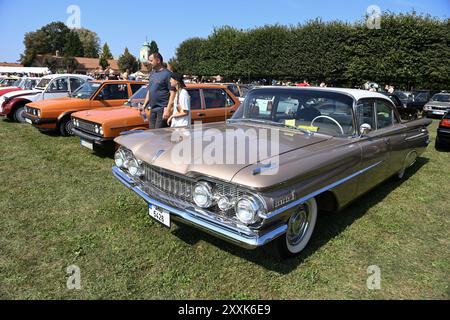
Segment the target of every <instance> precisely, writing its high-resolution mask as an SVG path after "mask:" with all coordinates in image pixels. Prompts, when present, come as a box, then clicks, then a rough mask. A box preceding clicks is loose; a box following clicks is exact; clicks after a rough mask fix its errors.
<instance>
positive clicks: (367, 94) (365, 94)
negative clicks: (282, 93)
mask: <svg viewBox="0 0 450 320" xmlns="http://www.w3.org/2000/svg"><path fill="white" fill-rule="evenodd" d="M275 88H276V89H282V90H298V91H323V92H334V93H342V94H346V95H349V96H351V97H353V98H354V99H355V100H359V99H363V98H381V99H385V100H386V99H387V100H389V98H388V97H386V96H385V95H383V94H381V93H378V92H372V91H367V90H361V89H348V88H335V87H333V88H322V87H283V86H262V87H259V88H255V89H253V90H261V89H275Z"/></svg>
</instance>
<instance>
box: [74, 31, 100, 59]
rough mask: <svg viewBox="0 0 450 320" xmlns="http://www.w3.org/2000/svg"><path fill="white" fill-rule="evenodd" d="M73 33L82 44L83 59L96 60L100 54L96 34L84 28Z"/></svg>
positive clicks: (98, 40) (98, 39)
mask: <svg viewBox="0 0 450 320" xmlns="http://www.w3.org/2000/svg"><path fill="white" fill-rule="evenodd" d="M75 31H76V33H77V34H78V37H79V38H80V41H81V43H82V44H83V51H84V57H87V58H98V57H99V52H100V38H99V37H98V35H97V33H95V32H93V31H91V30H88V29H84V28H80V29H75Z"/></svg>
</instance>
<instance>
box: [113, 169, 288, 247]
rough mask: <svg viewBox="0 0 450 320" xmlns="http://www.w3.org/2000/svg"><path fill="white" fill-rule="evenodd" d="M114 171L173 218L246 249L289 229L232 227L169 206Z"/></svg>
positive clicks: (128, 186)
mask: <svg viewBox="0 0 450 320" xmlns="http://www.w3.org/2000/svg"><path fill="white" fill-rule="evenodd" d="M112 171H113V174H114V176H115V177H116V178H117V179H118V180H119V181H120V182H122V183H123V184H124V185H125V186H126V187H127V188H129V189H131V190H133V191H134V192H135V193H136V194H138V195H139V196H140V197H141V198H143V199H144V200H145V201H146V202H147V203H149V204H152V205H154V206H157V207H159V208H162V209H164V210H167V211H169V212H170V217H171V219H172V220H174V221H179V222H182V223H184V224H187V225H191V226H193V227H196V228H198V229H201V230H203V231H205V232H206V233H209V234H211V235H213V236H216V237H218V238H221V239H223V240H225V241H228V242H231V243H233V244H235V245H238V246H240V247H243V248H245V249H256V248H258V247H261V246H263V245H265V244H267V243H269V242H270V241H272V240H274V239H276V238H278V237H279V236H281V235H283V234H285V233H286V231H287V225H285V224H284V225H281V226H278V227H275V228H274V229H272V230H269V231H260V232H259V233H256V232H254V231H251V230H241V229H239V228H233V227H230V226H229V225H226V224H225V223H221V222H220V221H217V220H213V219H211V218H210V217H208V216H206V215H202V214H201V213H199V212H196V211H195V210H191V209H183V210H181V209H179V208H175V207H173V206H169V205H167V204H165V203H163V202H161V201H159V200H156V199H153V198H151V197H150V196H149V195H147V194H146V193H145V192H144V191H142V190H141V188H140V187H139V186H138V185H137V184H136V183H135V182H134V181H133V180H132V179H131V178H130V177H129V176H128V175H127V174H126V173H125V172H123V171H122V170H121V169H119V168H118V167H116V166H113V168H112Z"/></svg>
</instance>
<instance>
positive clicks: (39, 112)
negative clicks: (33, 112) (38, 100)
mask: <svg viewBox="0 0 450 320" xmlns="http://www.w3.org/2000/svg"><path fill="white" fill-rule="evenodd" d="M37 116H38V118H40V117H41V110H38V111H37Z"/></svg>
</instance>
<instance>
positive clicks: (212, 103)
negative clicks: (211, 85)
mask: <svg viewBox="0 0 450 320" xmlns="http://www.w3.org/2000/svg"><path fill="white" fill-rule="evenodd" d="M203 95H204V97H205V106H206V109H214V108H225V107H227V106H228V104H227V93H226V92H225V91H224V90H222V89H203Z"/></svg>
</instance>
